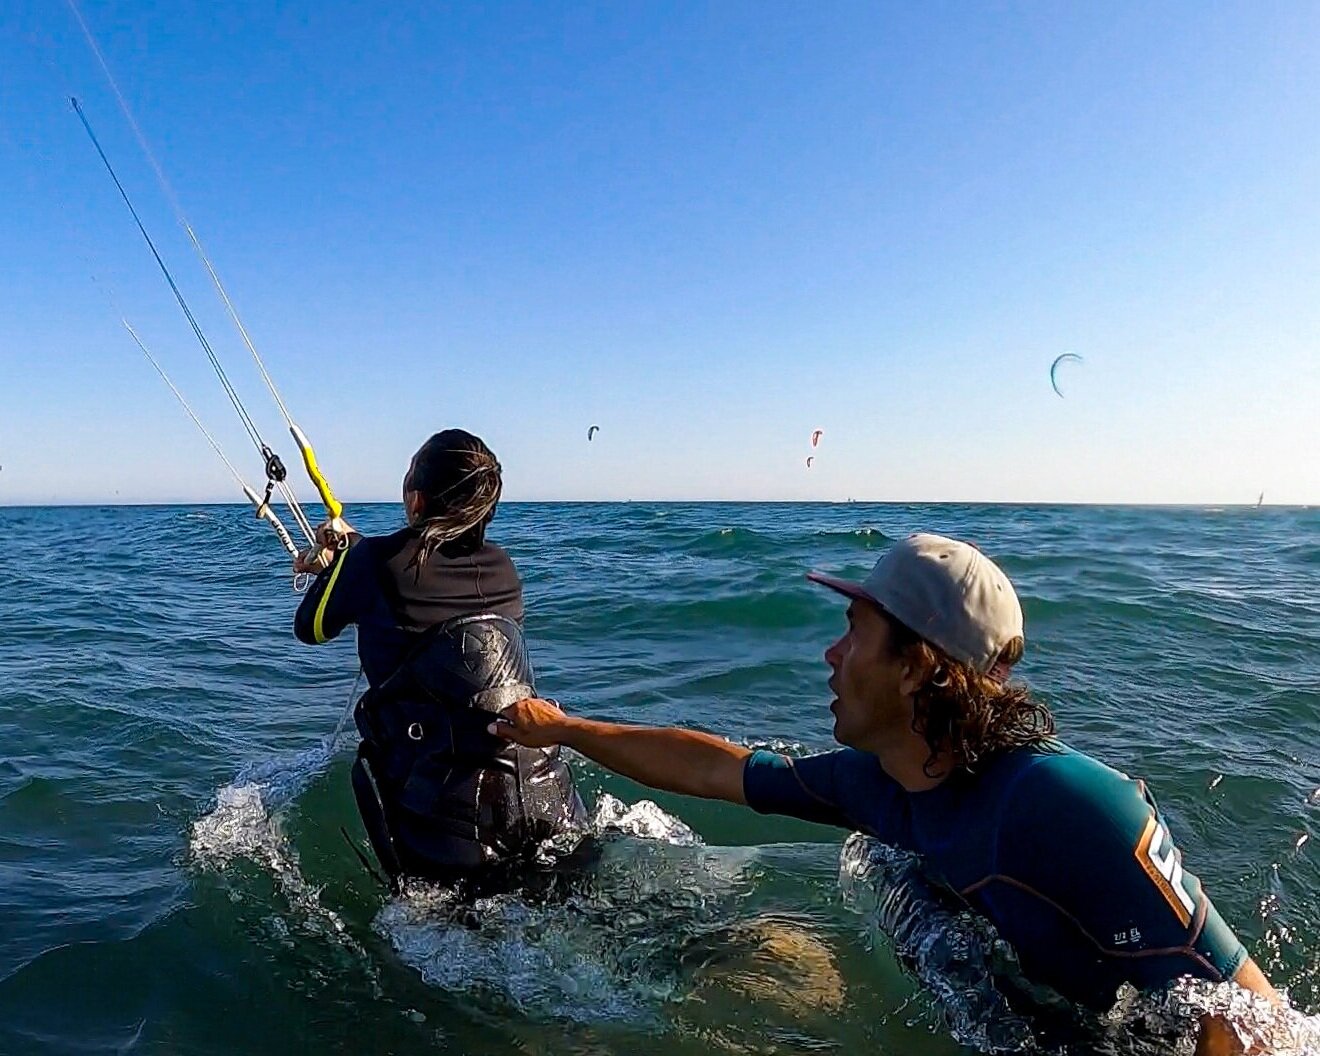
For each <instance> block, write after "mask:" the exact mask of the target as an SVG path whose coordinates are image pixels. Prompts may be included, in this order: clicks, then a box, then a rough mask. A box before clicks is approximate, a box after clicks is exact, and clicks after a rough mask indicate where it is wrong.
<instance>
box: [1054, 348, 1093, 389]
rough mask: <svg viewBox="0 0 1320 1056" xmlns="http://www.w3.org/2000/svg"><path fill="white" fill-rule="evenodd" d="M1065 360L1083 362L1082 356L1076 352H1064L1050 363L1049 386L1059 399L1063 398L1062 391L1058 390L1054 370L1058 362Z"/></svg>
mask: <svg viewBox="0 0 1320 1056" xmlns="http://www.w3.org/2000/svg"><path fill="white" fill-rule="evenodd" d="M1066 360H1067V361H1074V362H1077V363H1082V362H1085V361H1084V360H1083V359H1082V357H1081V356H1079V355H1078V354H1077V353H1076V352H1065V353H1064V354H1063V355H1061V356H1059V357H1058V358H1057V359H1056V360H1055V361H1054V362H1053V363H1051V364H1050V388H1052V389H1053V390H1054V395H1056V396H1058V397H1059V398H1060V399H1062V398H1063V393H1061V392H1060V391H1059V382H1058V379H1057V378H1056V377H1055V371H1057V370H1058V369H1059V364H1060V363H1063V362H1064V361H1066Z"/></svg>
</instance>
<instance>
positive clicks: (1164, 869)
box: [1136, 817, 1196, 927]
mask: <svg viewBox="0 0 1320 1056" xmlns="http://www.w3.org/2000/svg"><path fill="white" fill-rule="evenodd" d="M1136 855H1137V861H1138V862H1139V863H1140V864H1141V868H1142V869H1144V870H1145V871H1146V875H1147V876H1149V877H1150V878H1151V880H1152V881H1153V882H1154V884H1155V886H1156V887H1157V888H1159V890H1160V894H1162V895H1163V896H1164V900H1165V901H1166V902H1168V903H1169V905H1170V906H1172V907H1173V911H1174V912H1175V913H1177V914H1178V919H1179V920H1180V921H1181V922H1182V924H1183V926H1184V927H1186V926H1187V925H1188V924H1189V923H1191V920H1192V914H1193V913H1194V912H1195V911H1196V903H1195V902H1193V901H1192V896H1191V895H1190V894H1189V893H1188V891H1187V888H1186V887H1184V886H1183V868H1182V862H1181V861H1180V856H1179V854H1178V849H1177V848H1176V847H1174V845H1173V840H1171V839H1170V838H1169V832H1168V830H1167V829H1166V828H1165V827H1164V826H1163V825H1162V824H1161V823H1160V822H1158V821H1156V820H1155V818H1154V817H1152V818H1151V819H1150V820H1149V821H1148V822H1146V828H1145V831H1143V832H1142V834H1141V839H1140V840H1138V841H1137V850H1136Z"/></svg>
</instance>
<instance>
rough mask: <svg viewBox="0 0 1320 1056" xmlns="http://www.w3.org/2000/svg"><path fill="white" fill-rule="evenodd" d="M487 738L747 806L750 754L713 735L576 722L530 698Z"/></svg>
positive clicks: (666, 788) (661, 786)
mask: <svg viewBox="0 0 1320 1056" xmlns="http://www.w3.org/2000/svg"><path fill="white" fill-rule="evenodd" d="M490 732H491V733H493V734H495V735H496V736H499V737H503V738H505V739H506V740H510V741H513V742H515V743H516V744H521V745H524V746H525V747H528V748H549V747H550V746H551V745H556V744H562V745H565V746H566V747H569V748H572V749H573V750H574V751H577V752H581V753H582V754H583V755H585V756H586V757H587V758H588V759H592V760H594V761H595V762H597V763H600V765H601V766H604V767H606V768H607V769H610V770H613V771H614V772H615V773H617V774H622V775H623V776H624V777H629V778H632V780H634V781H637V782H639V783H640V784H643V785H648V786H650V787H651V788H658V789H662V790H664V791H666V792H679V793H682V794H683V795H686V796H700V797H701V798H703V799H723V800H727V801H728V802H730V803H744V804H745V803H746V802H747V798H746V795H745V794H744V793H743V766H744V764H745V763H746V761H747V757H748V756H749V755H751V754H752V753H751V750H750V749H748V748H743V747H741V746H739V745H736V744H731V743H730V742H729V741H726V740H725V739H724V738H723V737H717V736H715V735H714V734H713V733H700V732H698V731H696V730H683V729H678V728H676V727H655V726H625V725H623V724H621V723H616V722H596V721H594V720H592V719H580V718H575V717H573V716H571V715H565V714H564V713H563V712H562V711H561V710H560V709H559V708H558V707H557V706H556V705H554V704H552V703H551V702H550V701H547V700H538V699H536V698H532V699H530V700H520V701H519V702H518V703H517V704H514V705H512V706H511V707H508V708H505V709H504V711H502V712H501V713H500V716H499V718H498V719H497V720H496V721H495V722H493V723H491V725H490Z"/></svg>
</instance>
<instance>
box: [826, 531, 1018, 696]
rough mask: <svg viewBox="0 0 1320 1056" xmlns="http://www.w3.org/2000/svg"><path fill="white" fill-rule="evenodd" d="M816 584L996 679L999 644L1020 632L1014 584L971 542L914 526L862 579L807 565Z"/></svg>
mask: <svg viewBox="0 0 1320 1056" xmlns="http://www.w3.org/2000/svg"><path fill="white" fill-rule="evenodd" d="M807 578H808V579H810V580H812V581H813V582H815V583H821V584H823V585H824V586H827V587H829V588H831V589H832V590H837V591H838V592H839V593H840V594H844V595H846V596H848V597H850V598H861V599H862V600H863V601H869V602H872V603H873V604H876V605H879V606H880V608H882V609H884V610H885V611H886V612H887V613H889V614H890V615H891V616H893V617H894V619H896V620H898V622H899V623H901V624H903V625H904V626H906V627H908V628H909V629H911V630H912V631H913V632H915V633H916V634H918V635H920V636H921V637H922V638H924V639H925V640H926V641H928V642H930V643H931V645H934V646H937V647H938V648H940V649H942V650H943V651H944V652H945V653H947V654H948V655H949V656H951V657H952V658H953V659H955V660H958V661H960V662H961V663H964V664H966V665H967V666H968V667H971V668H973V669H974V670H976V671H980V672H981V673H983V674H988V675H992V676H994V677H996V678H999V679H1001V680H1002V679H1004V678H1006V677H1007V676H1008V669H1007V666H1006V665H1003V664H997V662H998V660H999V656H1000V654H1001V653H1002V652H1003V649H1004V646H1006V645H1007V644H1008V643H1009V642H1011V641H1012V640H1013V639H1014V638H1021V637H1023V634H1022V605H1021V603H1020V602H1019V601H1018V596H1017V592H1016V591H1015V590H1014V589H1013V584H1012V583H1010V582H1009V581H1008V577H1007V576H1006V575H1004V573H1003V570H1002V569H1000V567H999V566H998V565H996V564H995V563H994V562H993V561H991V560H990V559H989V558H988V557H986V556H985V555H984V554H983V553H981V551H980V550H978V549H977V548H976V547H974V546H972V545H971V544H970V543H964V542H960V541H959V540H957V539H947V538H945V537H944V536H942V535H928V534H924V533H918V534H916V535H910V536H908V537H907V538H906V539H904V540H903V541H902V542H900V543H895V544H894V546H893V547H892V548H891V549H890V550H889V551H888V552H887V553H886V554H885V555H884V556H883V557H882V558H880V560H879V561H877V562H876V563H875V568H873V569H871V574H870V575H869V576H867V577H866V579H864V580H863V581H862V582H861V583H852V582H849V581H848V580H843V579H837V578H835V577H834V576H827V575H824V574H823V573H820V572H808V573H807Z"/></svg>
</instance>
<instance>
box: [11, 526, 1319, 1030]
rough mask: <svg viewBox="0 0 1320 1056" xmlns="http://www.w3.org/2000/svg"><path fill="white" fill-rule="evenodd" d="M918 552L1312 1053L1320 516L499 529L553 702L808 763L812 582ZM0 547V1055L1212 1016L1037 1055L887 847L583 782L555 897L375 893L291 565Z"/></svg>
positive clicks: (96, 539) (85, 540) (199, 530)
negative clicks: (1014, 663)
mask: <svg viewBox="0 0 1320 1056" xmlns="http://www.w3.org/2000/svg"><path fill="white" fill-rule="evenodd" d="M349 516H350V518H351V519H352V520H353V521H354V522H355V523H356V525H357V526H358V527H359V528H360V529H362V530H364V531H367V532H375V531H382V532H383V531H387V530H391V529H393V528H394V527H396V526H397V525H398V523H399V519H400V512H399V510H398V509H397V508H396V507H394V506H387V505H380V506H364V507H359V508H356V509H352V510H350V511H349ZM915 530H931V531H938V532H943V533H946V534H952V535H957V536H961V537H964V538H968V539H971V540H974V541H975V542H977V543H978V544H979V545H980V546H981V547H982V549H983V550H985V551H986V552H988V553H989V554H991V555H992V556H994V557H995V558H997V559H998V560H999V561H1000V562H1001V563H1002V564H1003V566H1004V568H1005V569H1006V570H1007V571H1008V573H1009V575H1010V576H1011V577H1012V579H1013V580H1014V582H1015V583H1016V584H1017V586H1018V588H1019V591H1020V593H1021V595H1022V599H1023V603H1024V608H1025V610H1026V620H1027V636H1028V649H1027V654H1026V659H1025V661H1024V662H1023V664H1022V665H1021V666H1020V668H1019V672H1020V674H1021V676H1022V677H1023V678H1025V679H1026V680H1027V681H1028V682H1029V683H1030V684H1031V685H1032V686H1033V687H1034V689H1035V691H1036V692H1037V693H1038V694H1039V695H1040V696H1042V697H1043V698H1044V699H1045V700H1047V701H1048V702H1049V703H1050V704H1051V706H1052V707H1053V709H1054V711H1055V713H1056V715H1057V719H1058V724H1059V728H1060V731H1061V733H1062V735H1063V737H1064V738H1065V739H1066V740H1067V741H1069V742H1070V743H1071V744H1073V745H1074V746H1076V747H1078V748H1080V749H1083V750H1085V751H1088V752H1091V753H1093V754H1095V755H1097V756H1099V757H1100V758H1101V759H1103V760H1105V761H1106V762H1108V763H1110V764H1111V765H1113V766H1115V767H1117V768H1119V769H1121V770H1124V771H1126V772H1127V773H1129V774H1133V775H1139V776H1141V777H1144V778H1145V779H1146V780H1147V781H1148V782H1149V783H1150V785H1151V786H1152V788H1153V790H1154V791H1155V794H1156V796H1157V798H1158V799H1159V802H1160V804H1161V806H1162V808H1163V809H1164V811H1165V812H1166V814H1167V815H1168V817H1169V819H1170V821H1171V824H1172V826H1173V828H1174V831H1175V834H1176V837H1177V839H1178V842H1179V844H1180V846H1181V847H1182V850H1183V853H1184V855H1185V862H1186V864H1187V866H1188V867H1189V868H1190V869H1191V870H1192V871H1194V872H1195V873H1197V874H1198V875H1199V876H1200V877H1201V879H1202V880H1203V881H1204V883H1205V885H1206V887H1207V889H1208V890H1209V891H1210V893H1211V895H1212V897H1213V898H1214V900H1215V902H1216V904H1217V905H1218V906H1219V908H1220V909H1221V911H1222V912H1223V914H1224V916H1225V917H1226V918H1227V919H1228V921H1229V922H1230V923H1231V924H1232V925H1233V926H1234V927H1235V928H1236V929H1237V930H1238V932H1239V934H1240V935H1241V936H1242V937H1243V939H1244V941H1245V942H1246V944H1247V946H1248V948H1249V949H1250V952H1251V954H1252V956H1253V957H1255V959H1256V960H1257V961H1258V962H1259V964H1260V965H1261V966H1262V968H1264V970H1265V971H1266V972H1267V974H1268V975H1269V976H1270V977H1271V978H1272V979H1273V980H1274V982H1275V983H1276V984H1277V985H1279V986H1281V987H1286V988H1287V991H1288V993H1289V996H1290V999H1291V1002H1292V1005H1293V1008H1294V1010H1295V1011H1293V1012H1290V1013H1284V1014H1283V1015H1282V1016H1280V1017H1278V1018H1277V1020H1276V1021H1275V1022H1273V1024H1272V1025H1271V1024H1267V1025H1266V1026H1265V1027H1262V1028H1261V1029H1263V1030H1264V1029H1268V1030H1276V1031H1277V1032H1278V1033H1277V1036H1276V1043H1277V1044H1278V1045H1279V1046H1280V1051H1283V1050H1284V1049H1285V1048H1286V1047H1287V1046H1288V1045H1291V1046H1292V1050H1293V1051H1303V1050H1305V1049H1306V1047H1307V1046H1308V1045H1311V1044H1314V1043H1315V1038H1317V1037H1320V1035H1318V1034H1316V1033H1315V1027H1316V1023H1317V1020H1316V1019H1315V1018H1314V1014H1315V1013H1316V1012H1317V1011H1318V1010H1320V839H1317V838H1316V837H1317V836H1318V835H1320V832H1317V830H1318V829H1320V510H1310V509H1283V508H1268V507H1267V508H1264V509H1260V510H1255V509H1249V508H1234V507H1229V508H1100V507H1076V506H1059V507H1049V506H974V505H966V506H962V505H939V506H915V505H869V504H860V503H848V504H840V505H825V504H783V505H776V504H730V505H722V504H648V503H624V504H600V505H593V504H528V505H518V504H511V505H506V506H504V507H502V508H501V510H500V512H499V516H498V517H497V519H496V521H495V523H494V525H493V526H492V531H491V534H492V537H493V538H494V539H496V541H498V542H500V543H502V544H503V545H504V546H506V547H507V548H508V550H509V551H510V552H511V554H512V555H513V556H514V559H515V560H516V561H517V563H518V565H519V567H520V569H521V570H522V573H523V576H524V578H525V581H526V590H527V600H528V618H527V632H528V635H529V640H530V643H531V648H532V654H533V658H534V660H535V662H536V665H537V676H538V688H539V689H540V691H541V692H542V693H543V694H547V695H553V696H555V697H557V698H559V699H560V700H561V701H562V702H563V703H564V705H565V706H566V707H568V708H571V709H572V710H574V711H576V712H580V713H582V714H586V715H591V716H596V717H602V718H610V719H620V720H626V721H631V722H644V723H665V724H669V723H678V724H683V725H689V726H693V727H699V728H702V729H708V730H714V731H718V732H720V733H723V734H725V735H727V736H729V737H731V738H733V739H735V740H737V741H741V742H745V743H747V744H754V745H775V746H778V747H779V748H781V749H782V750H786V751H789V752H794V753H799V752H809V751H813V750H817V749H823V748H827V747H829V746H830V744H831V741H830V728H831V723H830V715H829V712H828V710H827V705H828V702H829V693H828V690H827V688H826V685H825V680H826V677H827V674H828V671H827V668H826V666H825V664H824V661H823V659H822V653H823V651H824V649H825V647H826V646H827V645H828V644H829V643H830V642H831V641H832V640H833V638H834V637H835V636H836V635H837V634H838V633H839V632H840V630H841V628H842V625H843V613H842V606H841V604H840V601H839V599H838V598H837V597H835V596H833V595H832V594H830V593H829V592H827V591H824V590H821V589H820V588H817V587H813V586H811V585H810V584H808V583H807V582H806V581H805V580H804V578H803V573H804V571H806V570H807V569H809V568H820V569H825V570H829V571H832V572H838V573H843V574H855V575H861V574H863V573H864V572H865V571H866V570H867V569H868V568H869V567H870V566H871V564H872V563H873V562H874V561H875V560H876V559H877V558H878V557H879V556H880V555H881V554H882V553H883V552H884V550H885V549H886V547H888V546H889V545H890V544H891V543H892V542H893V541H894V540H896V539H900V538H902V537H903V536H904V535H906V534H907V533H909V532H912V531H915ZM0 535H2V536H3V538H4V541H5V542H4V547H3V548H0V745H2V746H3V748H2V750H0V1054H4V1056H23V1054H27V1053H43V1054H45V1053H49V1054H68V1056H74V1054H79V1056H82V1054H94V1053H106V1054H109V1053H133V1054H139V1053H140V1054H148V1053H150V1054H161V1056H166V1054H169V1056H194V1054H196V1056H210V1054H215V1056H220V1054H225V1056H230V1054H239V1053H242V1054H250V1056H275V1054H280V1056H286V1054H290V1053H309V1054H310V1053H315V1054H318V1056H326V1054H333V1053H344V1054H354V1056H372V1054H396V1056H405V1054H407V1056H412V1054H419V1056H420V1054H430V1053H482V1054H486V1053H490V1054H501V1056H503V1054H508V1056H512V1054H515V1053H581V1054H593V1056H596V1054H600V1056H605V1054H620V1056H646V1054H657V1053H663V1054H665V1056H680V1054H687V1053H694V1054H695V1053H720V1052H729V1053H745V1052H767V1053H805V1052H812V1053H817V1052H827V1053H828V1052H841V1053H849V1054H854V1053H861V1052H867V1053H895V1054H915V1056H934V1054H955V1053H968V1052H986V1051H1021V1052H1056V1053H1062V1052H1070V1053H1072V1052H1084V1051H1096V1052H1113V1053H1120V1054H1127V1053H1157V1052H1177V1051H1186V1049H1187V1044H1188V1042H1187V1040H1186V1038H1185V1037H1184V1038H1183V1040H1181V1041H1180V1040H1179V1032H1180V1030H1182V1028H1181V1027H1180V1026H1179V1025H1178V1024H1179V1023H1181V1022H1183V1020H1180V1019H1179V1015H1180V1014H1182V1013H1183V1011H1184V1010H1185V1009H1187V1008H1192V1009H1195V1008H1200V1007H1212V1006H1214V1003H1215V1002H1217V1001H1218V1002H1225V1001H1229V1000H1231V998H1230V996H1229V995H1228V994H1227V993H1226V991H1223V990H1219V991H1213V992H1209V988H1201V989H1200V990H1197V989H1196V988H1189V989H1188V990H1187V991H1186V992H1184V993H1182V994H1181V995H1180V996H1170V997H1167V998H1161V999H1160V1000H1158V1001H1157V1000H1155V999H1153V998H1152V999H1135V998H1133V997H1132V996H1131V995H1128V996H1127V997H1126V998H1125V999H1124V1001H1120V1004H1119V1005H1118V1006H1117V1007H1116V1009H1115V1011H1114V1012H1112V1013H1111V1014H1110V1015H1109V1016H1108V1017H1105V1018H1104V1019H1103V1020H1101V1021H1098V1022H1097V1023H1096V1024H1094V1025H1093V1026H1094V1031H1095V1033H1094V1035H1086V1039H1087V1040H1082V1041H1079V1040H1077V1037H1076V1036H1072V1035H1070V1036H1068V1037H1066V1038H1065V1037H1062V1036H1061V1037H1055V1036H1054V1035H1053V1034H1052V1033H1051V1030H1052V1029H1053V1028H1051V1027H1049V1026H1047V1025H1043V1024H1041V1023H1037V1022H1036V1021H1034V1020H1033V1019H1031V1018H1030V1017H1027V1018H1024V1017H1023V1016H1022V1015H1020V1014H1019V1013H1018V1012H1015V1011H1013V1010H1011V1009H1010V1008H1009V1007H1008V1006H1006V1005H1005V1004H1004V1001H1003V999H1002V995H1001V994H1000V993H999V990H998V988H997V986H996V983H995V978H994V975H993V973H992V972H991V966H992V962H995V961H996V960H997V959H1002V955H1003V951H1002V949H1000V948H999V947H998V946H997V945H996V943H995V940H994V936H993V935H992V934H990V933H988V932H987V931H986V929H984V927H983V926H982V925H981V924H980V922H978V921H977V920H975V919H972V918H969V917H968V916H967V915H966V914H960V913H959V912H958V911H957V909H956V907H950V906H948V905H945V904H943V903H942V902H940V901H938V900H937V899H935V898H927V897H926V895H925V894H924V893H923V888H922V883H921V879H920V874H919V871H918V870H917V868H916V866H915V864H914V863H912V862H911V861H910V860H909V859H907V858H906V857H905V856H903V855H899V854H896V853H894V852H892V851H890V850H888V849H886V848H883V847H880V846H878V845H874V844H871V843H869V841H866V840H862V839H858V838H853V839H849V838H848V835H847V834H846V833H842V832H836V831H833V830H829V829H824V828H818V827H815V826H810V825H807V824H803V823H798V822H794V821H785V820H782V819H774V818H766V817H761V816H759V815H756V814H754V813H752V812H750V811H745V810H739V809H736V808H733V807H729V806H725V805H715V804H707V803H701V802H698V801H695V800H689V799H684V798H682V797H677V796H670V795H663V794H657V793H651V792H648V791H646V790H644V789H642V788H640V787H638V786H636V785H633V784H631V783H629V782H627V781H624V780H622V779H619V778H616V777H613V776H610V775H607V774H605V773H604V772H602V771H601V770H600V769H598V768H596V767H594V766H592V765H590V764H587V763H586V762H584V761H583V760H581V759H580V758H576V757H575V758H574V766H575V769H576V771H577V773H578V775H579V780H580V784H581V786H582V789H583V791H584V794H585V795H586V797H587V798H588V799H589V801H590V804H591V807H592V810H593V826H594V829H595V831H596V833H597V838H598V839H599V840H600V842H601V843H602V846H603V850H602V852H601V857H600V860H599V862H598V863H597V864H596V866H595V868H594V870H593V871H592V873H591V875H590V876H585V877H583V878H581V880H580V882H579V883H578V884H577V885H576V886H575V887H574V888H573V889H572V890H570V891H568V892H566V893H565V892H562V891H561V892H552V893H550V894H547V893H546V891H545V890H544V889H539V890H533V891H528V892H526V893H521V894H520V893H512V894H507V895H498V896H490V897H486V898H483V899H479V900H477V901H475V902H473V901H471V900H468V901H464V900H462V899H458V898H456V897H455V896H454V895H453V894H452V893H450V892H445V891H440V890H428V889H424V888H417V889H412V890H409V891H407V892H405V893H404V894H403V895H400V896H397V897H393V896H390V895H389V894H388V893H387V892H386V891H384V890H383V889H382V888H381V887H380V886H379V885H378V884H377V883H376V882H375V881H374V880H373V879H372V877H371V876H370V875H369V874H368V873H367V871H366V870H365V869H364V868H363V867H362V865H361V864H360V863H359V861H358V859H357V858H356V857H355V855H354V853H353V851H352V850H351V849H350V846H349V841H354V842H360V841H361V839H362V833H361V829H360V826H359V823H358V820H357V817H356V813H355V810H354V806H353V801H352V798H351V793H350V791H349V783H348V767H349V762H350V759H351V748H352V740H351V737H350V731H351V724H350V727H349V729H348V730H345V729H343V728H342V727H341V725H340V724H341V721H342V718H343V716H344V711H345V706H346V704H347V703H348V702H349V700H350V696H351V693H352V689H353V685H354V677H355V675H356V672H357V665H356V661H355V657H354V652H353V641H352V636H351V634H350V635H348V636H346V637H345V638H343V639H342V640H340V641H337V642H334V643H331V644H329V645H327V646H324V647H321V648H318V649H312V648H308V647H305V646H302V645H300V644H299V643H297V642H296V641H295V640H294V639H293V637H292V635H291V633H290V626H291V622H292V615H293V611H294V608H295V606H296V604H297V601H298V596H297V595H296V594H295V593H294V592H293V589H292V584H291V576H290V575H289V572H288V567H287V566H288V563H287V561H286V559H285V558H284V555H283V553H282V551H280V550H279V548H278V547H277V545H276V543H275V540H274V538H273V536H272V534H271V533H270V531H269V529H268V528H267V527H266V526H265V525H264V524H261V523H259V522H256V521H254V520H253V519H252V518H251V516H250V511H247V510H246V509H245V508H241V507H237V506H234V507H228V506H174V507H117V508H49V509H31V508H8V509H0ZM1085 838H1086V834H1085V833H1083V832H1072V833H1070V832H1061V833H1059V834H1058V839H1059V842H1060V847H1061V853H1066V848H1067V845H1068V843H1069V842H1071V841H1078V840H1084V839H1085ZM845 840H846V841H847V842H846V843H845ZM1198 1002H1199V1004H1198ZM1216 1007H1217V1006H1216ZM1285 1036H1286V1037H1285ZM1308 1039H1309V1040H1308Z"/></svg>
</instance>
